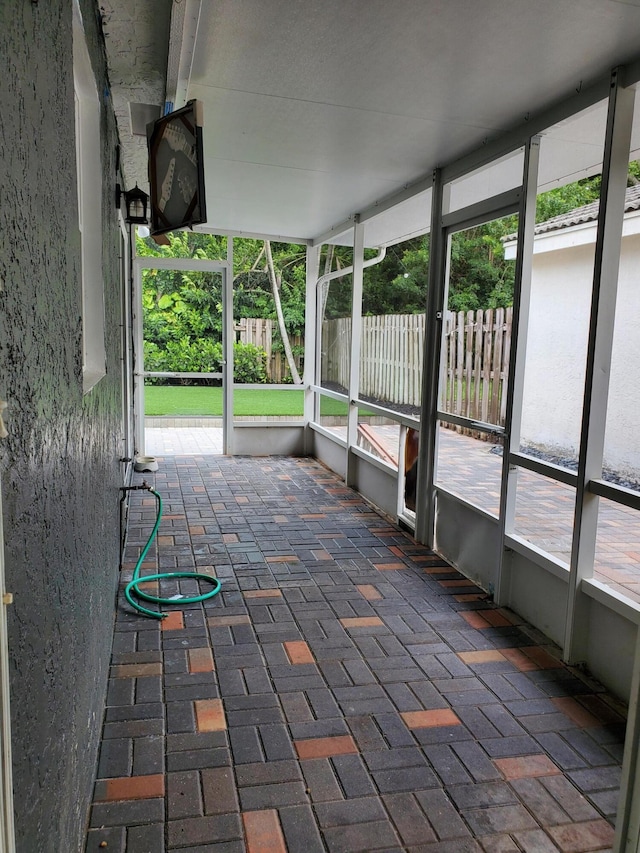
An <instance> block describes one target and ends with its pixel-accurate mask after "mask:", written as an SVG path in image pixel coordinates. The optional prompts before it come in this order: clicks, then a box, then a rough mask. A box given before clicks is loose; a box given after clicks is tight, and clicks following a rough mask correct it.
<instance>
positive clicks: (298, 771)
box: [87, 456, 624, 853]
mask: <svg viewBox="0 0 640 853" xmlns="http://www.w3.org/2000/svg"><path fill="white" fill-rule="evenodd" d="M136 476H137V480H138V482H140V481H141V480H142V476H143V475H136ZM144 476H146V477H147V479H148V480H149V482H153V483H154V484H155V486H156V488H157V489H158V491H159V492H160V493H161V495H162V496H163V500H164V502H165V515H164V518H163V521H162V525H161V527H160V531H159V536H158V538H157V543H156V544H155V545H154V546H153V548H152V549H151V550H150V552H149V555H148V558H147V561H146V563H145V568H144V572H146V573H148V574H151V573H153V572H155V571H156V567H157V566H159V567H160V571H163V570H164V571H171V570H173V569H189V568H193V567H194V566H196V567H198V569H199V570H200V571H203V572H206V573H210V574H215V575H217V576H218V577H219V578H220V579H221V581H222V591H221V593H220V595H218V596H216V597H215V598H214V599H211V600H209V601H207V602H205V603H204V604H203V603H198V604H186V603H184V602H183V603H180V601H179V600H177V602H176V604H175V606H174V607H171V608H168V610H169V615H168V617H167V619H165V620H164V621H163V622H162V623H158V622H156V621H154V620H151V619H146V618H143V617H142V616H140V615H137V614H135V613H133V612H132V611H131V609H130V607H129V606H128V605H127V604H126V602H123V600H122V598H121V597H120V599H119V601H118V608H117V621H116V628H115V635H114V645H113V659H112V668H111V678H110V683H109V693H108V700H107V708H106V715H105V723H104V733H103V741H102V748H101V752H100V761H99V767H98V773H97V776H98V781H97V783H96V787H95V797H94V804H93V807H92V810H91V815H90V826H91V828H90V830H89V833H88V837H87V850H88V851H94V850H99V849H102V848H101V845H103V846H104V843H106V844H107V850H108V851H110V853H114V851H115V853H124V851H127V853H143V851H145V853H163V851H165V850H166V851H171V853H205V851H215V853H242V851H248V853H261V851H269V853H284V851H290V853H299V851H303V853H320V851H330V853H358V851H387V853H400V851H409V852H410V853H481V851H485V853H508V851H526V853H547V851H558V850H559V851H564V853H569V851H593V850H609V849H610V847H611V843H612V839H613V829H612V825H611V822H610V821H612V820H613V816H614V814H615V810H616V804H617V789H618V785H619V775H620V761H621V755H622V739H623V736H624V721H623V717H622V716H621V714H620V710H619V708H618V706H617V705H616V703H615V702H614V701H613V700H612V699H611V698H610V697H609V696H608V695H607V694H606V693H605V692H603V691H602V690H601V689H599V688H598V687H597V686H596V685H594V684H592V683H591V682H590V681H589V680H587V679H586V678H584V677H581V676H579V675H578V674H577V673H575V672H573V671H571V670H569V669H568V668H566V667H565V666H563V665H562V664H561V663H560V661H559V660H558V657H557V650H555V649H554V648H551V647H549V646H546V645H545V640H544V638H542V636H541V635H539V634H537V633H536V632H535V631H533V630H532V629H531V628H529V627H528V626H526V625H525V624H522V623H521V621H520V620H519V619H518V618H517V617H515V615H514V614H512V613H510V612H508V611H506V610H501V609H496V608H494V607H493V606H492V605H491V604H490V603H489V602H488V601H487V599H486V597H485V595H484V593H483V592H482V591H481V590H479V589H478V588H477V587H474V586H473V584H471V583H470V582H469V581H468V580H466V579H465V578H463V577H462V576H461V575H459V574H458V573H457V572H455V571H453V570H451V569H450V568H449V567H448V566H447V565H446V564H444V563H443V562H442V560H441V559H439V558H438V557H437V556H436V555H434V554H433V553H431V552H430V551H428V550H427V549H426V548H424V547H423V546H420V545H418V544H416V543H415V542H414V540H413V539H412V538H411V537H410V536H409V535H408V534H406V533H404V532H402V531H400V530H398V529H397V528H396V527H395V526H393V525H391V524H389V523H388V522H387V521H386V520H385V519H383V518H381V517H380V516H379V515H378V514H377V513H375V512H373V511H372V510H371V508H370V507H369V506H368V505H367V504H366V503H365V502H364V501H363V500H362V499H361V498H360V497H359V496H358V495H357V494H356V493H354V492H353V491H351V490H350V489H348V488H347V487H345V485H344V484H343V483H342V482H341V481H340V480H339V479H338V478H337V477H335V476H334V475H333V474H331V473H329V472H327V471H326V470H325V469H324V468H323V467H322V466H320V465H319V464H318V463H316V462H315V461H313V460H308V459H284V458H269V459H247V458H238V457H236V458H225V457H216V456H199V457H198V456H195V457H179V456H173V457H166V458H165V459H163V460H161V462H160V469H159V471H158V472H157V473H156V474H155V475H149V474H146V475H144ZM131 501H132V508H131V521H130V529H129V538H128V545H127V549H126V562H125V564H124V567H123V572H122V581H123V583H124V582H125V581H126V580H128V579H129V577H130V576H131V572H132V570H133V566H134V564H135V560H136V559H137V556H138V554H139V553H140V549H141V547H142V545H143V544H144V542H145V541H146V537H147V535H148V534H149V532H150V530H151V527H152V525H153V522H154V516H155V513H154V500H153V498H152V496H150V495H149V494H148V493H146V492H136V493H133V494H132V498H131ZM193 592H194V582H193V581H185V582H181V583H180V586H179V587H178V585H177V583H176V582H173V583H169V582H167V583H163V589H162V593H163V594H165V595H169V596H170V595H180V594H190V593H193Z"/></svg>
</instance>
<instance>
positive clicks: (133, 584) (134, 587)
mask: <svg viewBox="0 0 640 853" xmlns="http://www.w3.org/2000/svg"><path fill="white" fill-rule="evenodd" d="M148 489H149V491H150V492H151V494H152V495H153V496H154V497H155V499H156V523H155V524H154V525H153V530H152V531H151V534H150V536H149V538H148V539H147V544H146V545H145V546H144V548H143V549H142V552H141V554H140V556H139V557H138V562H137V563H136V567H135V569H134V570H133V578H132V579H131V580H130V581H129V583H128V584H127V585H126V587H125V588H124V595H125V598H126V599H127V601H128V602H129V604H130V605H131V606H132V607H133V608H135V609H136V610H137V611H138V612H139V613H143V614H144V615H145V616H150V617H151V618H152V619H164V618H165V616H166V615H167V614H166V613H160V612H159V611H158V610H150V609H149V608H148V607H144V606H143V605H142V604H140V603H139V602H138V601H136V600H135V598H134V596H137V597H138V598H142V599H144V600H145V601H151V602H153V603H154V604H176V602H180V603H181V604H193V603H194V602H196V601H206V599H207V598H213V596H214V595H217V594H218V593H219V592H220V581H219V580H218V578H212V577H209V575H203V574H201V573H200V572H162V573H160V574H156V575H145V576H144V577H140V568H141V566H142V564H143V562H144V558H145V557H146V556H147V552H148V550H149V548H150V547H151V543H152V542H153V540H154V537H155V535H156V533H157V532H158V528H159V527H160V521H161V520H162V498H161V497H160V495H159V494H158V492H156V491H155V489H152V488H151V487H150V486H149V487H148ZM173 578H195V579H196V580H203V581H207V582H208V583H210V584H213V589H211V590H209V592H204V593H201V594H199V595H192V596H186V595H184V596H183V595H180V596H176V597H173V598H162V597H161V596H159V595H150V594H149V593H148V592H144V591H143V590H141V589H140V588H139V587H138V584H140V583H148V582H149V581H162V580H165V579H173Z"/></svg>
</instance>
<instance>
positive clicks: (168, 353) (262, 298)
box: [137, 161, 640, 382]
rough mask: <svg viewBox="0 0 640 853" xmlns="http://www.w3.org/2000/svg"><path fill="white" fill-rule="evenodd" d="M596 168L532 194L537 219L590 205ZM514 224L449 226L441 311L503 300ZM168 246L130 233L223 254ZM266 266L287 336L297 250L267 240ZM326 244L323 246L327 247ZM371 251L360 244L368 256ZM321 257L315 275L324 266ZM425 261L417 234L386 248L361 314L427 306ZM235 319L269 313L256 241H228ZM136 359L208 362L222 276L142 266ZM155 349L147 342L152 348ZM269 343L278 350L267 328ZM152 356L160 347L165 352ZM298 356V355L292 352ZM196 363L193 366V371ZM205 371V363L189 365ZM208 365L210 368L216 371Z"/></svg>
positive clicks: (297, 287) (337, 262)
mask: <svg viewBox="0 0 640 853" xmlns="http://www.w3.org/2000/svg"><path fill="white" fill-rule="evenodd" d="M639 181H640V163H639V162H637V161H635V162H633V163H630V164H629V183H630V184H631V183H638V182H639ZM600 183H601V179H600V176H599V175H596V176H595V177H589V178H584V179H582V180H580V181H577V182H575V183H573V184H567V185H566V186H562V187H557V188H555V189H552V190H550V191H548V192H545V193H541V194H540V195H539V196H538V199H537V206H536V221H537V222H542V221H545V220H547V219H550V218H552V217H554V216H558V215H560V214H563V213H566V212H568V211H569V210H572V209H574V208H576V207H581V206H582V205H585V204H589V203H590V202H593V201H595V200H597V199H598V198H599V194H600ZM516 230H517V219H516V217H507V218H505V219H500V220H496V221H494V222H489V223H485V224H483V225H480V226H476V227H474V228H471V229H468V230H467V231H464V232H458V233H456V234H454V235H453V237H452V241H451V262H450V280H449V308H450V309H451V310H454V311H467V310H472V309H477V308H496V307H506V306H508V305H510V304H511V303H512V300H513V282H514V263H513V262H512V261H505V259H504V251H503V242H502V240H503V238H504V237H505V236H506V235H509V234H513V233H514V232H515V231H516ZM169 239H170V241H171V243H170V245H169V246H166V247H160V248H159V247H157V246H155V244H154V243H152V241H150V240H140V239H138V243H137V251H138V254H139V255H141V256H143V257H150V256H158V257H172V258H208V259H214V260H225V259H226V252H227V242H226V238H224V237H216V236H212V235H207V234H197V233H193V232H189V231H180V232H175V233H172V234H171V235H169ZM271 249H272V253H273V260H274V267H275V269H276V274H277V276H278V279H279V282H280V288H279V289H280V298H281V302H282V310H283V314H284V321H285V326H286V329H287V332H288V334H289V336H293V335H302V334H303V332H304V322H305V313H304V312H305V287H306V272H305V249H304V247H302V246H297V245H290V244H287V243H277V242H274V243H272V244H271ZM326 251H327V250H325V252H326ZM330 251H331V264H330V268H331V270H337V269H341V268H342V269H343V268H345V267H348V266H350V265H351V263H352V260H353V249H352V248H351V247H348V246H347V247H341V246H336V247H333V248H332V249H331V250H330ZM371 254H373V252H372V250H367V256H370V255H371ZM324 261H325V256H324V255H323V257H322V258H321V263H320V273H321V274H322V273H323V272H324V270H325V263H324ZM428 268H429V236H428V235H424V236H420V237H415V238H413V239H411V240H407V241H405V242H403V243H399V244H398V245H396V246H390V247H389V248H388V250H387V254H386V257H385V259H384V260H383V261H382V262H381V263H380V264H377V265H374V266H372V267H370V268H368V269H365V272H364V286H363V301H362V312H363V314H365V315H369V316H371V315H383V314H414V313H421V312H423V311H424V310H425V307H426V296H427V279H428ZM233 276H234V280H233V294H234V295H233V300H234V317H235V318H236V319H239V318H240V317H256V318H263V319H276V311H275V305H274V300H273V294H272V290H271V282H270V279H269V275H268V270H267V265H266V258H265V255H264V243H263V241H262V240H252V239H248V238H236V239H235V240H234V270H233ZM142 298H143V307H144V335H145V341H146V342H147V344H146V345H145V347H146V349H145V358H146V359H147V369H155V368H152V367H151V364H152V362H153V363H154V364H155V363H156V362H157V361H158V360H159V361H163V363H167V362H171V364H172V365H178V362H179V361H180V358H185V359H186V360H185V361H184V362H183V363H182V364H181V366H180V367H178V366H173V367H171V368H163V369H171V370H185V369H192V368H190V367H189V368H187V367H185V365H186V364H196V363H197V364H200V365H204V364H209V363H211V360H212V358H213V356H214V354H215V353H214V351H213V350H212V349H211V347H210V346H209V344H208V343H207V342H208V341H210V340H218V341H219V340H220V338H221V332H222V316H221V310H222V309H221V305H222V293H221V276H220V275H218V274H214V273H201V272H174V271H166V270H150V271H148V272H147V273H145V275H144V280H143V297H142ZM351 309H352V276H351V275H350V274H348V275H345V276H344V277H342V278H337V279H335V280H333V281H332V282H331V284H330V285H329V288H328V293H327V299H326V306H325V312H324V317H325V319H333V318H337V317H346V316H350V314H351ZM154 347H155V349H154ZM274 348H275V350H276V351H277V350H279V349H280V350H282V342H281V341H280V340H279V336H278V334H277V333H276V336H275V338H274ZM158 353H165V355H164V356H161V355H159V354H158ZM296 354H298V355H300V354H302V353H296ZM238 357H239V358H241V359H242V360H243V365H242V367H241V368H239V370H240V373H241V374H242V375H245V373H246V374H247V375H251V376H252V377H255V376H262V370H261V368H260V367H259V366H258V365H257V360H258V359H257V357H256V356H255V354H252V355H249V354H245V353H243V354H242V355H241V356H238ZM193 369H195V368H193ZM198 369H199V370H200V369H201V370H205V369H209V368H204V367H202V368H198ZM216 369H217V368H216ZM239 381H251V382H262V381H264V379H256V378H252V379H246V380H245V379H242V380H239Z"/></svg>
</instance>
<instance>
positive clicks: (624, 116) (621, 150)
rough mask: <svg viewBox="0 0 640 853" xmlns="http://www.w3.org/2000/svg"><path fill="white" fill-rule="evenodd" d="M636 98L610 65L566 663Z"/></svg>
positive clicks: (600, 429)
mask: <svg viewBox="0 0 640 853" xmlns="http://www.w3.org/2000/svg"><path fill="white" fill-rule="evenodd" d="M634 100H635V90H633V89H627V88H624V85H623V81H621V79H620V72H619V71H618V70H614V72H613V73H612V77H611V92H610V95H609V112H608V115H607V130H606V136H605V147H604V161H603V168H602V188H601V190H600V211H599V214H598V231H597V236H596V251H595V262H594V271H593V290H592V297H591V319H590V323H589V338H588V345H587V364H586V373H585V391H584V406H583V411H582V429H581V434H580V456H579V462H578V484H577V488H576V507H575V516H574V525H573V542H572V547H571V564H570V573H569V591H568V601H567V618H566V624H565V642H564V657H565V660H566V661H567V662H569V663H577V662H579V661H580V660H583V659H584V657H585V654H586V649H587V643H588V636H587V634H588V602H587V600H586V597H585V595H584V593H583V592H582V590H581V583H582V580H583V579H586V578H590V577H592V575H593V561H594V556H595V547H596V534H597V526H598V502H599V498H598V496H597V495H595V494H593V493H591V492H590V491H588V485H589V481H590V480H597V479H600V478H601V477H602V458H603V452H604V434H605V427H606V423H607V403H608V396H609V374H610V368H611V349H612V345H613V331H614V323H615V309H616V294H617V288H618V268H619V266H620V247H621V243H622V225H623V219H624V200H625V193H626V188H627V174H628V166H629V149H630V145H631V126H632V122H633V105H634Z"/></svg>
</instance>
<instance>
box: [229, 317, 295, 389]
mask: <svg viewBox="0 0 640 853" xmlns="http://www.w3.org/2000/svg"><path fill="white" fill-rule="evenodd" d="M235 330H236V333H239V336H238V340H239V341H240V343H243V344H254V345H255V346H257V347H260V348H261V349H263V350H264V351H265V352H266V354H267V360H266V368H267V378H268V380H269V382H273V383H274V384H276V383H279V382H284V381H285V380H289V381H290V373H289V365H288V364H287V358H286V356H285V354H284V352H281V351H280V350H279V349H278V350H275V351H274V349H273V338H274V332H275V336H276V337H277V339H278V341H279V339H280V333H279V331H278V324H277V322H276V321H275V320H260V319H255V318H253V317H243V318H242V319H241V320H239V321H238V323H237V325H236V326H235ZM289 340H290V342H291V346H292V347H297V346H302V344H303V343H304V341H303V339H302V337H301V336H300V335H291V337H290V338H289ZM294 361H295V363H296V367H297V368H298V370H301V368H302V359H301V358H300V356H296V357H295V358H294Z"/></svg>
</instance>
